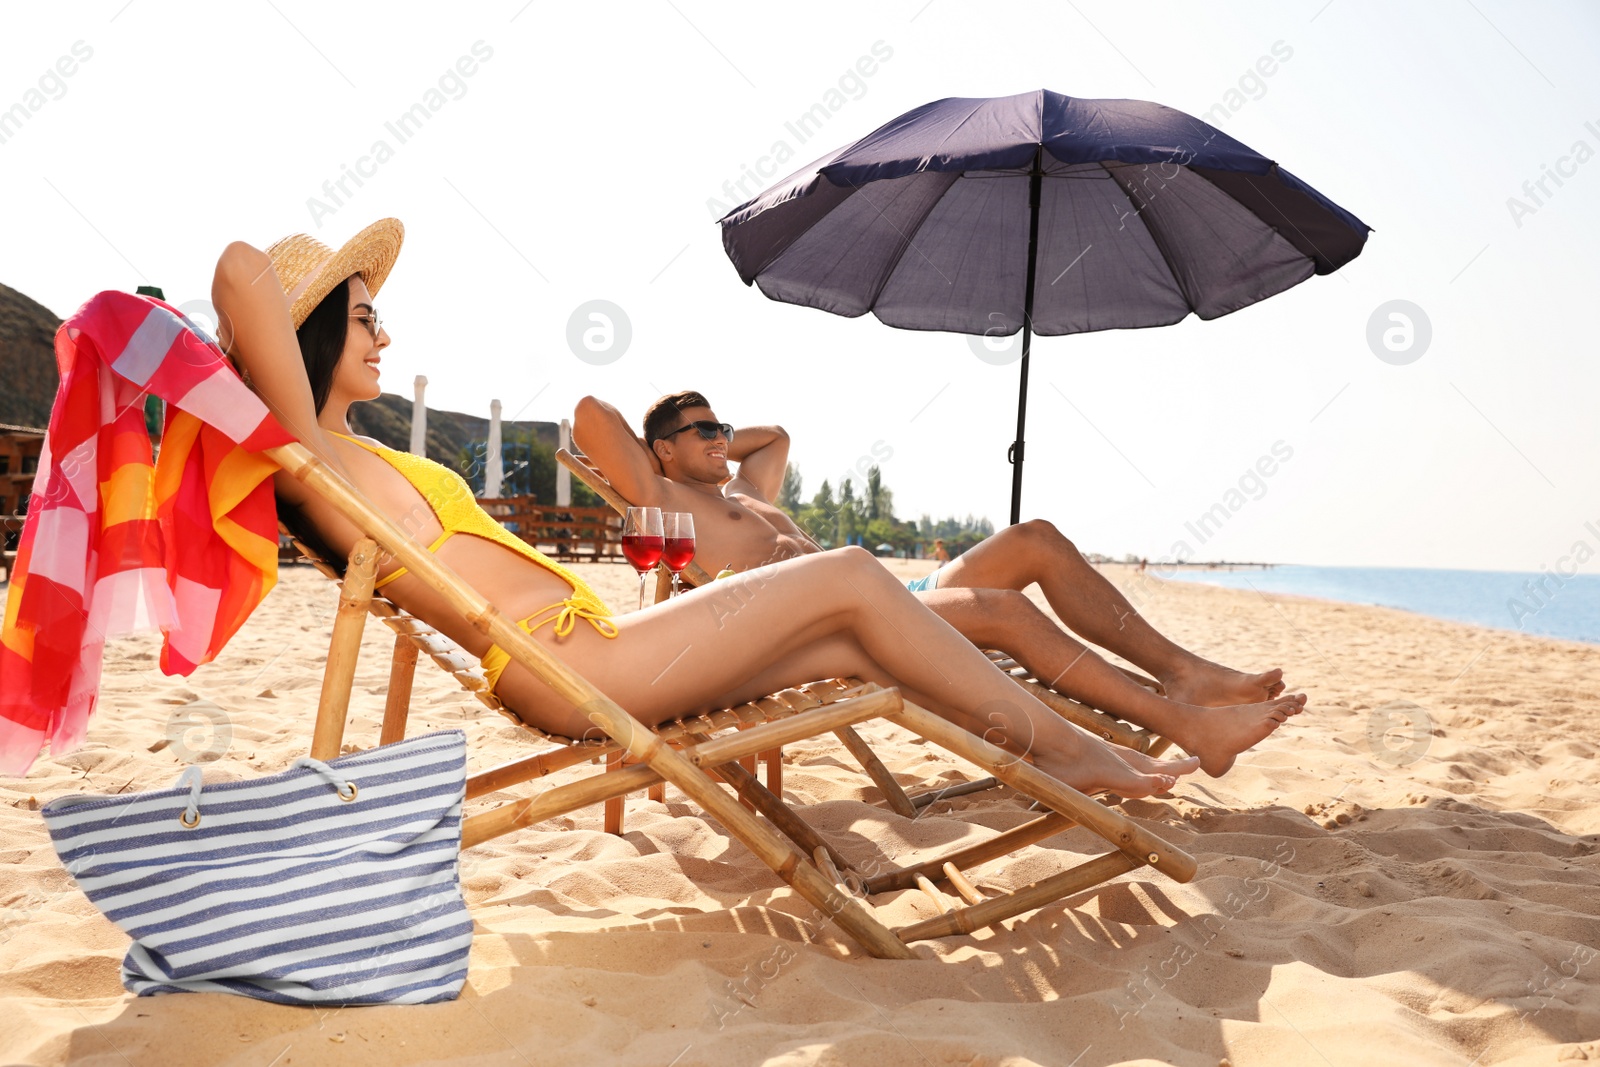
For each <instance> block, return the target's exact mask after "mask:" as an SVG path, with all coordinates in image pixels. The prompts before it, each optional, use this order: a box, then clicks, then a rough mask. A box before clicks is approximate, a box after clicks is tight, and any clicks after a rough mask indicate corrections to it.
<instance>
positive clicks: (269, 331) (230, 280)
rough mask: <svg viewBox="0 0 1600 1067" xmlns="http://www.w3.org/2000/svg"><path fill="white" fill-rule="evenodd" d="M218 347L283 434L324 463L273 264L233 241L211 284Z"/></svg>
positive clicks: (307, 383) (313, 411) (303, 368)
mask: <svg viewBox="0 0 1600 1067" xmlns="http://www.w3.org/2000/svg"><path fill="white" fill-rule="evenodd" d="M211 303H212V305H213V306H214V307H215V308H216V310H217V333H218V338H217V339H218V342H219V343H220V344H221V345H222V349H223V351H224V352H227V353H228V355H230V356H232V357H233V359H234V361H235V362H236V363H237V364H238V366H239V367H240V369H241V370H243V371H244V372H245V374H246V375H247V376H248V378H249V380H250V384H251V386H252V388H254V389H255V392H256V395H258V396H260V397H261V399H262V401H263V402H264V403H265V404H266V405H267V408H268V410H270V411H271V412H272V414H273V416H274V417H275V418H276V419H277V420H278V422H279V423H280V424H282V426H283V428H284V429H286V430H288V431H289V432H290V433H292V434H294V436H295V437H297V438H299V439H300V441H301V443H302V444H304V445H305V446H306V447H307V448H309V449H311V451H312V452H313V453H316V454H318V455H319V456H320V457H322V458H324V459H326V458H327V448H326V447H325V442H324V441H323V439H322V434H321V431H320V430H319V429H318V428H317V411H316V406H315V403H314V402H313V400H312V397H311V383H310V381H309V380H308V379H307V377H306V366H305V361H304V360H303V359H302V358H301V355H300V344H299V342H298V341H297V340H296V339H295V332H294V323H293V320H292V319H291V318H290V317H289V298H288V296H287V295H285V294H284V291H283V287H282V285H280V284H279V282H278V275H277V273H276V272H275V271H274V270H273V268H272V260H271V259H270V258H268V256H267V254H266V253H265V252H263V251H261V250H260V249H258V248H254V247H252V246H250V245H248V244H246V243H245V242H243V241H235V242H233V243H232V244H230V245H229V246H228V247H227V248H225V249H223V251H222V256H221V257H220V258H219V259H218V260H217V271H216V275H215V276H214V277H213V279H212V282H211Z"/></svg>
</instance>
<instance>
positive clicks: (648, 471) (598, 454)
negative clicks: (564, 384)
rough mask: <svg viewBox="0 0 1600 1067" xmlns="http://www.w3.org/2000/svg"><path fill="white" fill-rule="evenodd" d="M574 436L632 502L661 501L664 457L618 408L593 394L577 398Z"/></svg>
mask: <svg viewBox="0 0 1600 1067" xmlns="http://www.w3.org/2000/svg"><path fill="white" fill-rule="evenodd" d="M572 440H573V443H574V444H576V445H577V446H578V447H579V448H580V449H582V450H583V454H584V455H585V456H586V457H588V459H589V462H590V463H591V464H592V465H594V466H596V467H599V468H600V470H601V471H602V472H604V474H605V479H606V481H608V482H610V483H611V484H612V486H613V487H615V488H616V490H617V492H619V493H621V494H622V495H623V496H624V497H626V498H627V500H628V502H629V503H631V504H636V505H638V506H640V507H652V506H656V505H657V504H658V503H659V501H660V499H661V483H662V479H663V474H662V471H661V461H660V459H659V458H658V457H657V456H656V454H655V452H653V451H652V450H651V449H649V448H647V447H646V446H645V443H644V440H643V438H641V437H640V436H639V435H638V434H636V433H634V432H633V428H632V427H631V426H629V425H628V420H627V419H625V418H623V417H622V413H621V412H620V411H618V410H617V409H616V408H614V407H612V406H611V405H610V404H607V403H606V402H605V401H604V400H601V399H599V398H597V397H592V396H586V397H584V398H583V399H582V400H580V401H578V408H577V411H576V412H575V413H574V415H573V419H572Z"/></svg>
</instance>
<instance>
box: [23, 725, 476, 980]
mask: <svg viewBox="0 0 1600 1067" xmlns="http://www.w3.org/2000/svg"><path fill="white" fill-rule="evenodd" d="M465 794H466V736H465V734H463V733H462V731H460V730H448V731H442V732H440V733H434V734H427V735H425V736H421V737H415V738H410V739H407V740H404V741H399V742H396V743H394V744H391V745H383V746H381V747H379V748H375V749H370V750H368V751H365V752H356V753H352V754H350V755H347V756H340V757H338V758H337V759H332V760H329V761H327V762H326V763H324V762H322V761H320V760H314V759H309V758H305V759H299V760H296V761H295V762H294V765H293V766H291V767H290V769H289V770H287V771H284V772H283V773H281V774H276V775H273V776H271V777H268V778H258V779H254V780H250V781H240V782H226V783H220V784H215V785H205V784H204V783H203V782H202V781H201V779H200V768H199V767H190V768H188V769H187V770H185V771H184V772H183V774H182V775H181V776H180V777H179V779H178V784H177V785H176V786H174V787H173V788H171V789H163V790H156V791H154V792H149V793H139V794H133V795H126V794H125V795H121V796H71V797H60V798H58V799H56V800H52V801H51V802H50V803H48V804H46V805H45V806H44V808H43V811H42V814H43V815H44V819H45V823H46V825H47V826H48V827H49V830H50V837H51V840H52V841H53V843H54V844H55V849H56V854H57V855H58V856H60V857H61V862H62V863H63V864H65V865H66V868H67V870H68V871H69V872H71V874H72V876H73V878H74V879H76V880H77V883H78V885H79V887H80V888H81V889H82V890H83V892H84V894H85V895H86V896H88V898H89V899H90V900H91V901H92V902H93V903H94V905H95V906H96V907H98V908H99V909H100V910H101V911H102V912H103V913H105V915H106V917H107V918H109V919H110V920H111V921H112V922H114V923H116V924H117V926H119V927H120V928H121V929H122V930H123V932H125V933H126V934H127V935H128V936H129V937H131V938H133V945H132V946H131V947H130V948H129V949H128V954H127V956H126V957H125V958H124V959H123V962H122V983H123V985H124V986H125V987H126V988H127V989H128V991H129V992H132V993H137V994H139V995H140V996H149V995H152V994H156V993H176V992H219V993H237V994H241V995H243V996H248V997H256V998H258V999H261V1000H270V1001H273V1002H275V1003H279V1004H338V1005H347V1004H423V1003H428V1002H431V1001H438V1000H451V999H454V997H455V996H456V995H457V994H458V993H459V992H460V991H461V986H462V984H463V983H464V982H465V981H466V977H467V951H468V949H469V948H470V946H471V942H472V920H471V918H470V917H469V916H468V914H467V908H466V903H465V902H464V901H463V900H462V899H461V887H460V884H459V882H458V879H457V868H456V861H457V858H458V856H459V854H460V850H461V805H462V801H463V799H464V797H465Z"/></svg>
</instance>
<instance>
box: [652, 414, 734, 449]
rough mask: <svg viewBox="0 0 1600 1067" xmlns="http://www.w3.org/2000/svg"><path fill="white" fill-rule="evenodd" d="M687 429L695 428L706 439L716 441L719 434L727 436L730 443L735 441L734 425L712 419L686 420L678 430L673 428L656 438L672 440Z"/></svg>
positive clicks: (658, 439)
mask: <svg viewBox="0 0 1600 1067" xmlns="http://www.w3.org/2000/svg"><path fill="white" fill-rule="evenodd" d="M685 430H694V431H695V432H696V433H698V434H699V435H700V437H701V438H702V439H703V440H706V441H715V440H716V439H717V435H718V434H721V435H722V436H723V437H726V438H727V439H728V441H729V443H732V441H733V427H732V426H730V425H728V424H727V423H725V422H712V421H711V420H710V419H696V420H695V421H694V422H686V423H684V424H683V425H682V426H679V427H678V428H677V429H676V430H673V431H671V432H670V433H664V434H662V435H661V436H660V437H657V438H656V440H657V441H667V440H670V439H671V438H672V437H673V436H674V435H676V434H680V433H682V432H683V431H685Z"/></svg>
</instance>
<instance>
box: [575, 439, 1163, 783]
mask: <svg viewBox="0 0 1600 1067" xmlns="http://www.w3.org/2000/svg"><path fill="white" fill-rule="evenodd" d="M556 459H557V460H559V461H560V462H561V465H562V466H563V467H566V468H567V469H568V470H569V471H571V472H572V473H573V474H575V475H577V476H578V478H579V479H580V480H582V482H583V484H584V485H587V486H588V487H589V488H590V489H592V490H593V491H594V492H595V493H596V494H598V495H599V496H600V497H601V498H602V499H604V500H605V501H606V503H608V504H610V505H611V506H612V507H613V508H615V509H616V510H617V512H618V513H619V514H624V515H625V514H627V510H628V507H629V504H628V501H627V499H626V498H625V497H623V496H622V494H621V493H619V492H617V490H616V487H615V486H613V485H612V484H611V483H610V482H608V481H606V479H605V476H604V475H603V474H602V473H601V472H600V471H599V470H597V469H596V468H594V467H592V466H590V465H589V463H588V461H587V460H586V459H585V458H584V457H582V456H578V455H575V454H574V453H572V452H571V451H569V450H568V449H565V448H562V449H557V451H556ZM683 577H684V579H685V580H686V581H688V583H689V584H690V585H692V586H701V585H704V584H706V583H707V582H708V581H710V580H711V576H710V575H708V574H706V572H705V571H704V570H702V569H701V567H700V565H699V564H697V563H690V564H689V566H688V567H687V568H685V569H684V572H683ZM670 585H671V574H670V572H669V571H668V570H667V568H666V564H664V563H662V564H658V565H657V570H656V600H657V602H659V601H660V600H661V599H662V598H663V597H664V596H665V595H666V591H667V589H668V588H670ZM983 651H984V654H985V655H987V656H988V657H989V659H990V660H992V661H993V662H994V664H995V666H997V667H999V668H1000V669H1001V670H1003V671H1005V672H1006V673H1007V674H1009V675H1010V676H1011V678H1012V680H1013V681H1015V682H1016V683H1017V684H1018V685H1020V686H1022V688H1024V689H1026V690H1027V691H1028V692H1029V693H1030V694H1032V695H1033V696H1034V697H1035V698H1037V699H1038V700H1039V701H1040V702H1041V703H1043V704H1045V705H1046V706H1047V707H1049V708H1050V709H1051V710H1053V711H1054V712H1055V713H1056V714H1057V715H1060V716H1061V717H1062V718H1064V719H1066V720H1067V721H1068V722H1071V723H1073V724H1075V725H1077V726H1080V727H1082V728H1083V729H1085V730H1087V731H1089V732H1090V733H1092V734H1094V735H1095V736H1096V737H1099V738H1101V739H1103V740H1106V741H1109V742H1111V743H1112V744H1114V745H1121V746H1123V747H1124V748H1131V749H1135V750H1137V751H1139V752H1143V753H1145V754H1147V755H1150V756H1159V755H1160V754H1161V753H1163V752H1165V751H1166V750H1167V747H1168V746H1169V745H1171V744H1172V742H1171V741H1169V740H1168V739H1166V738H1164V737H1162V736H1160V735H1159V734H1156V733H1154V732H1152V731H1150V730H1146V729H1144V728H1143V727H1140V726H1135V725H1133V724H1132V723H1129V722H1124V721H1123V720H1121V719H1119V718H1117V717H1116V716H1115V715H1111V714H1108V713H1107V712H1104V711H1101V710H1099V709H1098V708H1094V707H1090V706H1089V705H1088V704H1085V703H1083V702H1082V701H1079V700H1074V699H1072V698H1071V697H1069V696H1067V695H1066V694H1064V693H1061V692H1059V691H1057V690H1055V689H1052V688H1051V687H1050V686H1049V685H1047V684H1045V683H1044V682H1041V681H1040V680H1039V679H1038V678H1035V677H1034V676H1033V673H1032V672H1031V671H1029V670H1028V669H1027V668H1026V667H1024V666H1022V665H1021V664H1020V663H1018V662H1017V661H1016V660H1015V659H1013V658H1012V657H1011V656H1009V655H1007V654H1006V653H1004V652H1001V651H999V650H996V649H984V650H983ZM1117 669H1118V670H1120V671H1122V673H1123V674H1125V675H1127V676H1128V677H1129V678H1131V679H1132V680H1133V681H1135V682H1137V683H1138V684H1140V685H1142V686H1144V687H1145V688H1147V689H1151V690H1153V691H1155V692H1157V693H1159V692H1162V688H1161V683H1160V682H1157V681H1156V680H1155V679H1153V678H1146V677H1145V676H1144V675H1142V674H1139V673H1137V672H1136V671H1130V670H1128V669H1127V668H1125V667H1118V668H1117ZM852 751H854V749H853V748H852ZM873 777H874V779H875V780H876V778H877V775H876V774H874V775H873ZM880 784H881V783H880ZM989 784H993V783H991V782H987V781H985V782H970V783H968V784H967V786H965V787H961V789H962V791H963V792H976V791H977V790H979V789H982V788H985V787H986V786H987V785H989ZM896 791H897V792H900V791H899V790H896ZM927 795H928V794H924V797H918V798H913V799H912V800H910V801H908V803H912V804H915V803H916V802H917V800H923V801H924V803H925V802H926V800H925V799H924V798H925V797H926V796H927ZM946 795H955V794H954V793H951V794H946ZM901 796H904V793H903V792H901ZM890 805H891V806H892V807H894V808H895V810H897V811H899V810H900V808H899V806H898V804H896V802H895V800H894V799H893V798H892V797H891V798H890ZM902 814H903V813H902Z"/></svg>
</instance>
